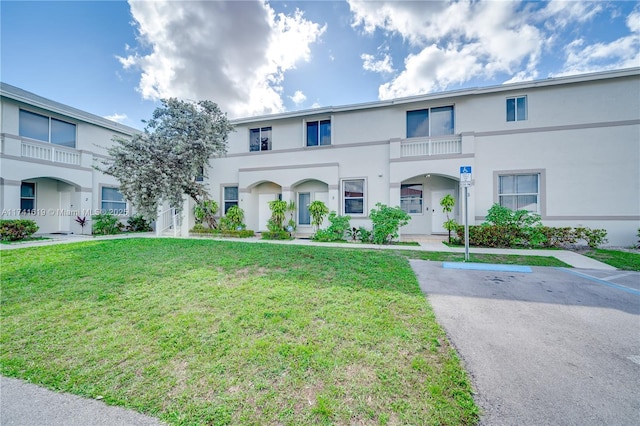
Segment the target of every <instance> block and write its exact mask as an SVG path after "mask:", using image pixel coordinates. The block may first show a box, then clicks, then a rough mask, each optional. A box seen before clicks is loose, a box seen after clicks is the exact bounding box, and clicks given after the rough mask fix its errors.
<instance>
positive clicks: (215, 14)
mask: <svg viewBox="0 0 640 426" xmlns="http://www.w3.org/2000/svg"><path fill="white" fill-rule="evenodd" d="M129 4H130V7H131V14H132V15H133V18H134V20H135V26H136V28H137V30H138V33H139V37H138V42H139V48H140V49H141V50H142V49H144V50H145V52H144V53H139V52H136V51H135V49H128V50H129V51H128V55H127V56H126V57H121V58H119V60H120V62H121V64H122V66H123V68H125V69H131V68H135V69H139V70H140V72H141V76H140V82H139V85H138V90H139V91H140V93H141V94H142V96H143V97H144V98H145V99H154V100H155V99H158V98H165V97H178V98H183V99H210V100H213V101H214V102H216V103H218V104H219V105H220V107H221V108H222V109H223V110H224V111H227V112H228V113H229V115H230V116H232V117H233V116H240V115H251V114H265V113H274V112H280V111H283V110H284V106H283V101H282V87H281V84H282V81H283V78H284V74H285V72H286V71H287V70H291V69H294V68H295V67H296V64H297V63H299V62H300V61H309V60H310V58H311V45H312V44H313V43H315V42H317V41H318V40H319V38H320V37H321V35H322V34H323V33H324V31H325V30H326V26H320V25H319V24H317V23H314V22H311V21H309V20H307V19H305V18H304V15H303V14H302V12H300V11H298V10H296V11H295V12H294V13H292V14H291V15H285V14H282V13H279V14H276V13H275V12H274V10H273V9H272V8H271V7H270V6H269V5H268V4H266V3H263V2H257V1H242V2H231V1H228V2H222V1H201V2H176V1H170V0H158V1H135V0H130V2H129Z"/></svg>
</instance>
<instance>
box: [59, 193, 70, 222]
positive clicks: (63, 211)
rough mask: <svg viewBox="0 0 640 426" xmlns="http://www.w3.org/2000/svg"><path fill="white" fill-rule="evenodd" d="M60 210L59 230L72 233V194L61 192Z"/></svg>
mask: <svg viewBox="0 0 640 426" xmlns="http://www.w3.org/2000/svg"><path fill="white" fill-rule="evenodd" d="M59 194H60V209H59V210H58V230H59V231H60V232H70V231H71V212H70V210H71V193H70V192H60V193H59Z"/></svg>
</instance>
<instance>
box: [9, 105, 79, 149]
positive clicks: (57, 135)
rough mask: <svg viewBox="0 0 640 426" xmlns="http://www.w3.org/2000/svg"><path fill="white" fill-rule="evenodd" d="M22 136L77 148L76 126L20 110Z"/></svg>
mask: <svg viewBox="0 0 640 426" xmlns="http://www.w3.org/2000/svg"><path fill="white" fill-rule="evenodd" d="M19 132H20V136H23V137H25V138H31V139H36V140H39V141H43V142H51V143H54V144H56V145H62V146H68V147H70V148H75V147H76V125H75V124H71V123H67V122H66V121H62V120H58V119H56V118H51V117H47V116H44V115H40V114H36V113H34V112H30V111H25V110H22V109H21V110H20V126H19Z"/></svg>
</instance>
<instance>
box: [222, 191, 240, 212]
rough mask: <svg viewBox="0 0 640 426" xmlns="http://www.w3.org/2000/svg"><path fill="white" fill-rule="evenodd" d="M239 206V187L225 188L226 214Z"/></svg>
mask: <svg viewBox="0 0 640 426" xmlns="http://www.w3.org/2000/svg"><path fill="white" fill-rule="evenodd" d="M237 205H238V187H237V186H225V187H224V214H227V210H229V208H230V207H232V206H237Z"/></svg>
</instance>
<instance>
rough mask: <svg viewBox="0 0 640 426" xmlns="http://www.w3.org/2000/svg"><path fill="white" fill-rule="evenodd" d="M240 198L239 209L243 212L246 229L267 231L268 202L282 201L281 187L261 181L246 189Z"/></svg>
mask: <svg viewBox="0 0 640 426" xmlns="http://www.w3.org/2000/svg"><path fill="white" fill-rule="evenodd" d="M247 192H248V193H246V194H244V195H241V196H240V207H242V208H243V210H244V212H245V221H246V223H247V227H249V228H250V229H254V230H256V231H258V232H262V231H267V230H268V228H267V224H268V222H269V219H270V218H271V209H270V208H269V202H270V201H274V200H279V199H282V186H280V185H278V184H277V183H275V182H271V181H261V182H258V183H255V184H254V185H251V186H249V187H248V188H247Z"/></svg>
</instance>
